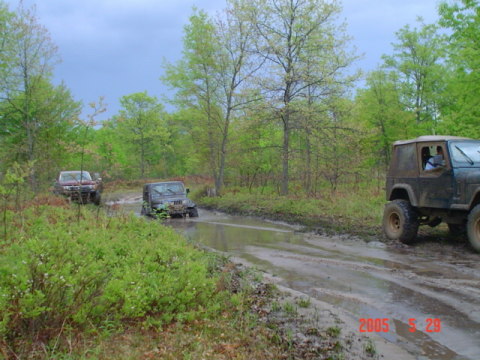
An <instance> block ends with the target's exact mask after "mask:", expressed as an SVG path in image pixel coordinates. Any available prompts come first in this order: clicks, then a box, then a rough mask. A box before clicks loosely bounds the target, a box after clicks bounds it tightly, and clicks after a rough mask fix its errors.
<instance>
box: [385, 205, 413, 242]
mask: <svg viewBox="0 0 480 360" xmlns="http://www.w3.org/2000/svg"><path fill="white" fill-rule="evenodd" d="M418 226H419V221H418V215H417V212H416V211H415V209H414V208H413V206H412V205H411V204H410V203H409V202H408V201H406V200H393V201H391V202H389V203H388V204H387V205H385V209H384V211H383V231H384V233H385V235H386V236H387V238H389V239H390V240H399V241H401V242H402V243H404V244H411V243H412V242H413V241H414V240H415V237H416V236H417V232H418Z"/></svg>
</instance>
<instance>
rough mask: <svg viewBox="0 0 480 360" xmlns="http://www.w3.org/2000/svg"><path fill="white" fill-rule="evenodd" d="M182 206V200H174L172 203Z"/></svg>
mask: <svg viewBox="0 0 480 360" xmlns="http://www.w3.org/2000/svg"><path fill="white" fill-rule="evenodd" d="M182 204H183V201H182V200H175V201H174V202H173V205H182Z"/></svg>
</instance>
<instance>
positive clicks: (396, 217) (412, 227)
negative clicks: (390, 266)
mask: <svg viewBox="0 0 480 360" xmlns="http://www.w3.org/2000/svg"><path fill="white" fill-rule="evenodd" d="M479 210H480V209H479ZM418 226H419V221H418V215H417V212H416V211H415V209H414V208H413V207H412V205H411V204H410V203H409V202H408V201H407V200H393V201H391V202H389V203H388V204H386V205H385V209H384V211H383V231H384V232H385V235H386V236H387V238H389V239H390V240H399V241H401V242H402V243H404V244H411V243H412V242H413V241H414V240H415V237H416V236H417V232H418ZM479 226H480V225H479Z"/></svg>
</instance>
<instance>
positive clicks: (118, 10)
mask: <svg viewBox="0 0 480 360" xmlns="http://www.w3.org/2000/svg"><path fill="white" fill-rule="evenodd" d="M0 1H1V0H0ZM3 1H4V2H6V3H7V4H8V5H9V8H10V9H11V10H14V9H16V7H17V5H18V0H6V1H5V0H3ZM438 3H439V0H402V1H399V0H343V1H341V4H342V8H343V11H342V13H341V14H340V19H343V20H344V21H345V22H346V23H347V34H348V35H349V36H351V37H352V38H353V39H352V45H353V46H355V47H356V49H357V53H358V54H361V55H362V58H361V59H360V60H359V61H357V63H356V64H355V66H356V68H359V69H362V70H363V71H364V72H368V71H371V70H374V69H375V68H376V67H377V66H378V65H380V64H381V63H382V60H381V56H382V55H383V54H392V45H391V44H392V43H395V42H396V37H395V32H397V31H398V30H399V29H401V28H402V27H404V26H405V25H407V24H410V25H412V26H414V25H415V24H416V20H417V18H418V17H419V16H420V17H422V18H423V19H424V21H425V22H426V23H433V22H436V21H437V19H438V11H437V6H438ZM24 4H25V5H26V6H27V7H28V6H31V5H35V6H36V14H37V17H38V21H39V23H40V24H42V25H43V26H44V27H46V28H47V29H48V31H49V32H50V35H51V37H52V40H53V42H54V43H55V44H56V45H57V46H58V51H59V55H60V57H61V59H62V62H61V63H60V64H59V65H57V66H56V68H55V74H54V82H55V83H56V84H59V83H60V82H61V81H63V82H64V83H65V84H66V86H67V87H68V88H69V89H70V90H71V92H72V94H73V97H74V98H75V100H78V101H82V102H83V103H84V105H85V109H84V116H85V114H87V113H88V106H87V104H89V103H91V102H98V99H99V98H100V97H102V96H103V97H104V102H105V103H106V104H107V111H106V112H105V113H104V114H102V115H101V116H100V117H99V118H97V120H102V119H106V118H109V117H111V116H113V115H115V114H117V113H118V111H119V110H120V105H119V99H120V98H121V97H122V96H125V95H129V94H132V93H135V92H143V91H147V92H148V94H149V95H151V96H156V97H157V98H158V99H159V100H161V99H162V98H163V96H165V95H167V96H168V94H169V90H168V89H167V88H166V87H165V86H164V85H163V84H162V83H161V81H160V80H159V79H160V77H161V75H162V63H163V61H164V60H166V61H168V62H175V61H176V60H178V59H179V58H180V57H181V51H182V45H183V44H182V35H183V27H184V26H185V25H186V24H187V23H188V18H189V16H190V15H191V13H192V9H193V7H197V8H199V9H203V10H205V11H207V12H208V13H209V14H211V15H215V14H216V13H217V12H219V11H221V10H222V9H223V8H224V7H225V0H81V1H79V0H24Z"/></svg>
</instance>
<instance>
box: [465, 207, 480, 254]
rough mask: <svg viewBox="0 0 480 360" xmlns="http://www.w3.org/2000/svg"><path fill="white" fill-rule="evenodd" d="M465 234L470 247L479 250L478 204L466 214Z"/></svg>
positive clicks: (479, 216)
mask: <svg viewBox="0 0 480 360" xmlns="http://www.w3.org/2000/svg"><path fill="white" fill-rule="evenodd" d="M467 234H468V241H469V242H470V245H471V246H472V248H473V249H475V250H476V251H478V252H480V205H477V206H475V207H474V208H473V209H472V211H471V212H470V214H469V215H468V222H467Z"/></svg>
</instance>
